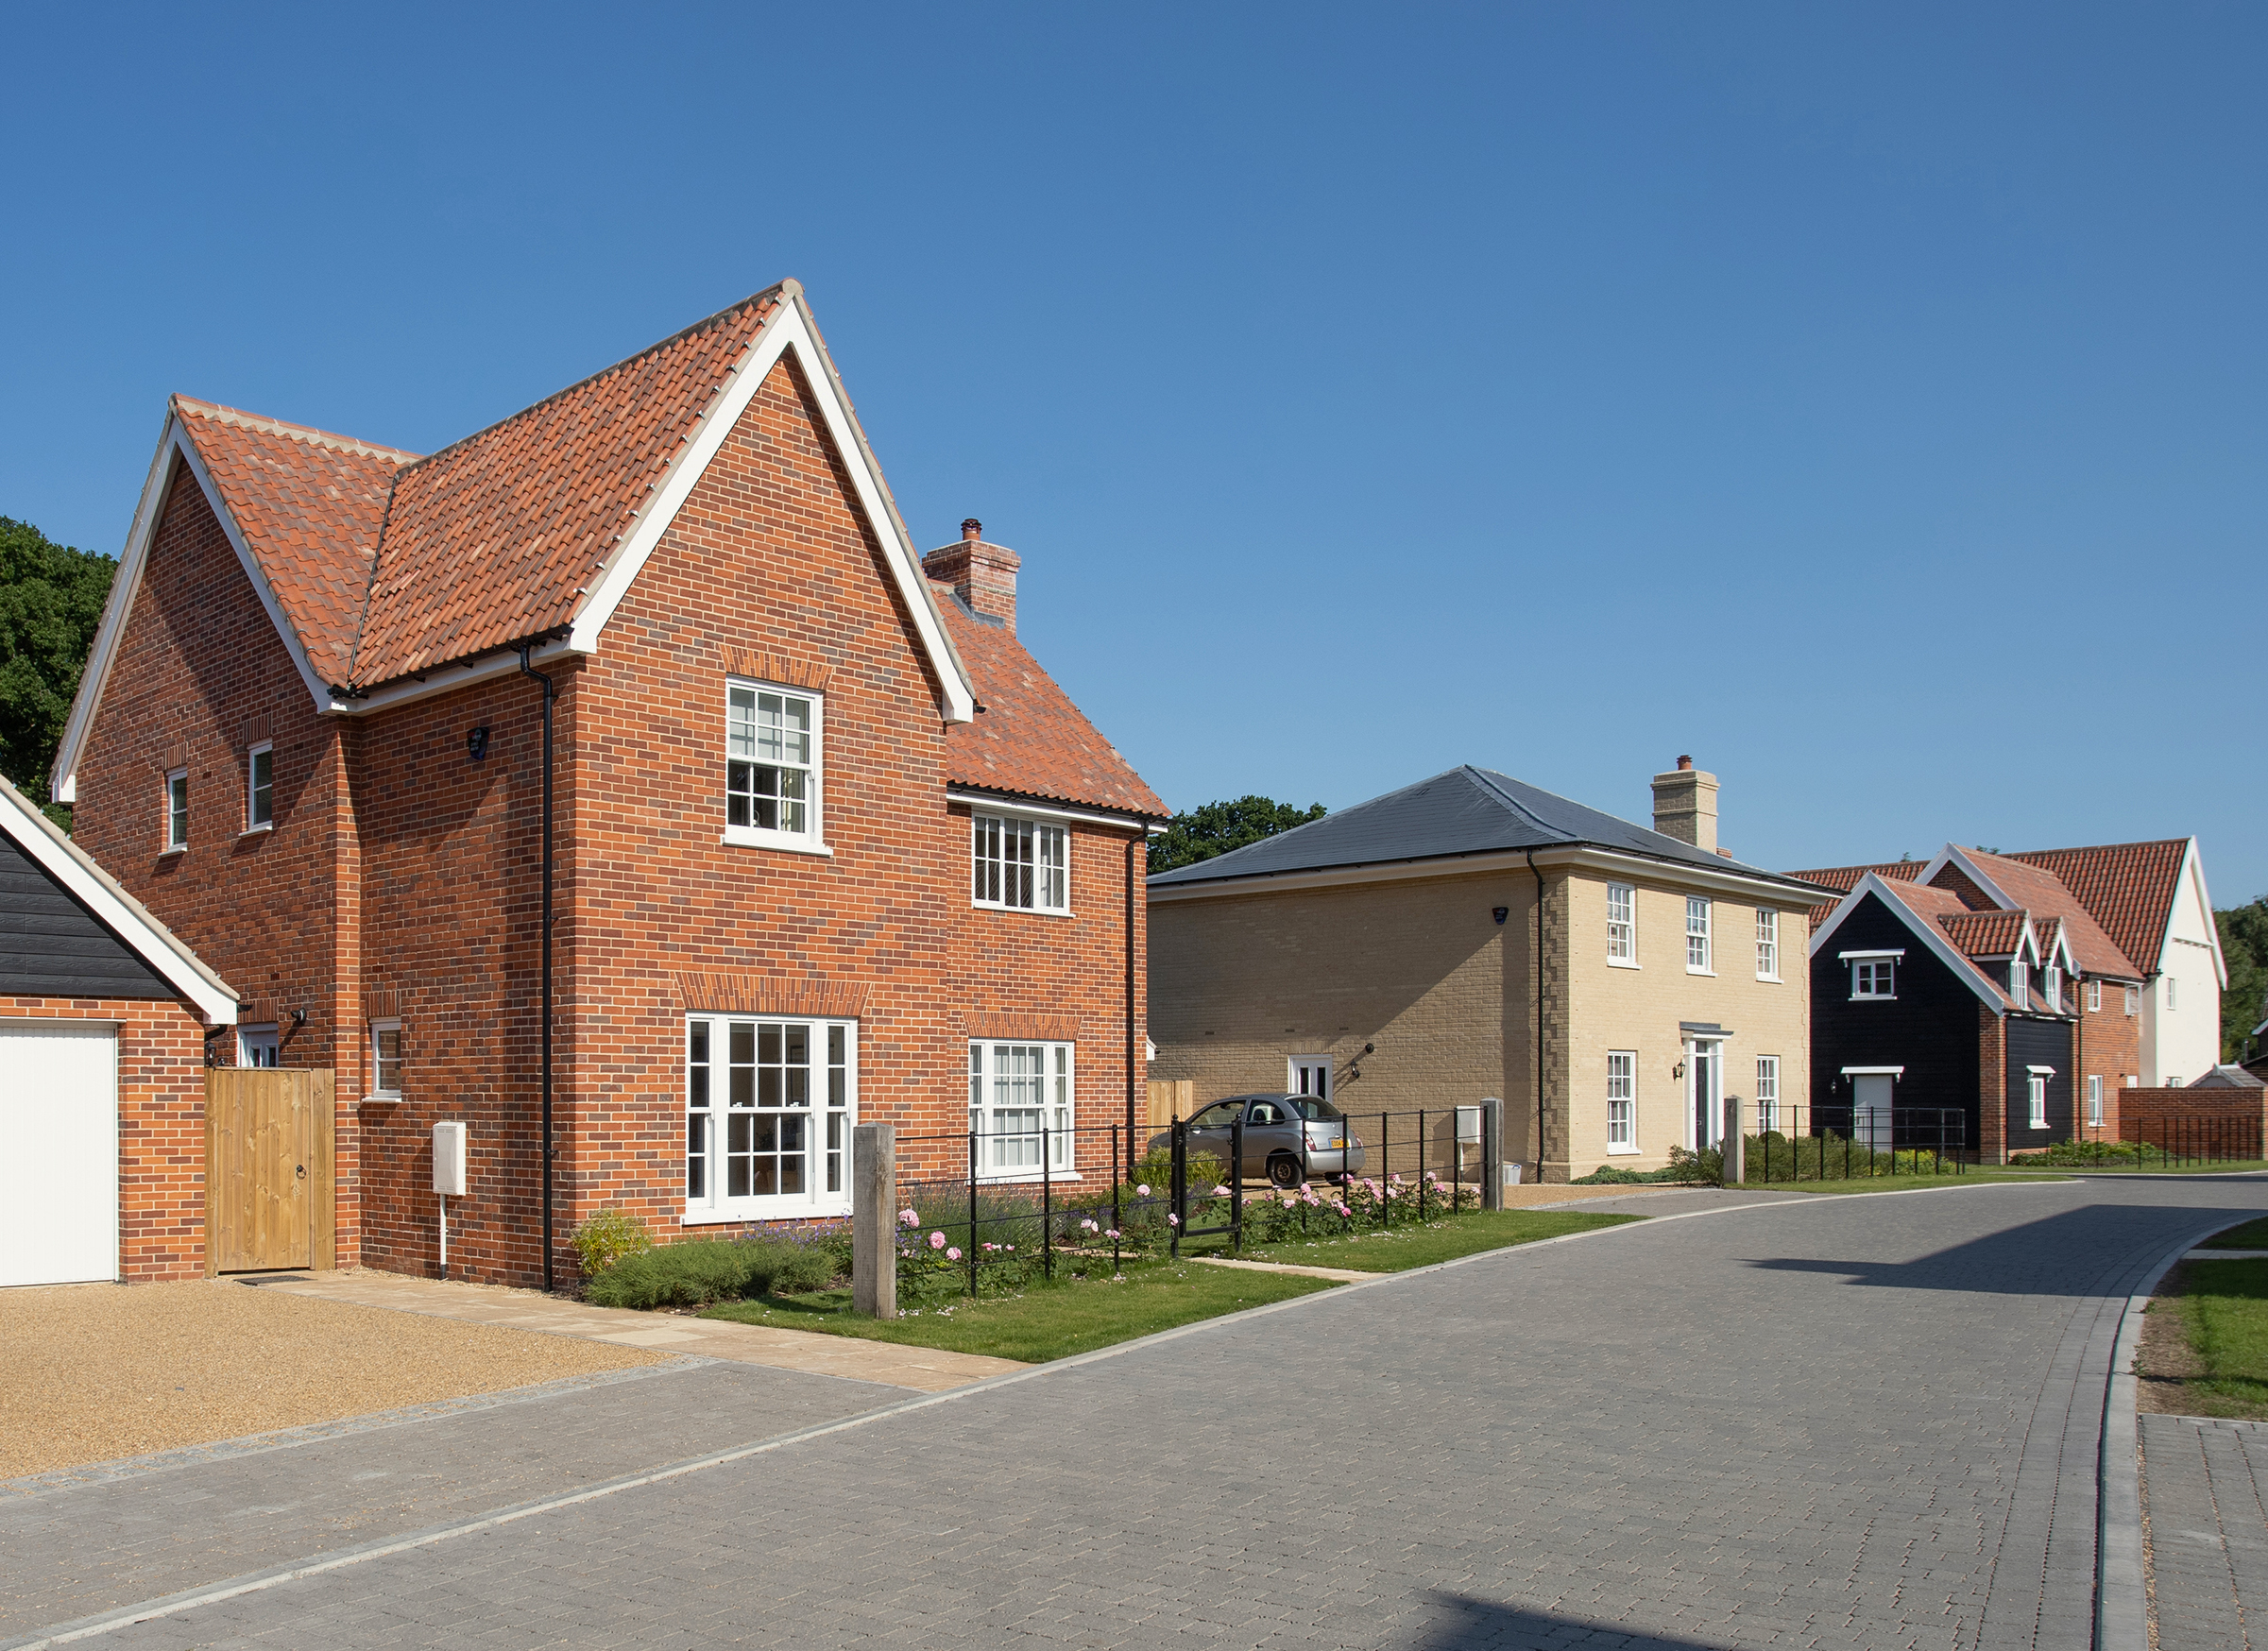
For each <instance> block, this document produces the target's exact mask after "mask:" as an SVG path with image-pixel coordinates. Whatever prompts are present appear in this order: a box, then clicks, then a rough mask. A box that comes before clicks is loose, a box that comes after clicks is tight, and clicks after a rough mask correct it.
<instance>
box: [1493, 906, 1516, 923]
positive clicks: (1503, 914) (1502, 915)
mask: <svg viewBox="0 0 2268 1651" xmlns="http://www.w3.org/2000/svg"><path fill="white" fill-rule="evenodd" d="M1511 914H1512V909H1511V908H1510V907H1509V906H1499V907H1497V908H1496V911H1495V917H1496V924H1497V927H1498V928H1502V927H1503V925H1504V920H1505V919H1506V918H1508V917H1509V916H1510V915H1511Z"/></svg>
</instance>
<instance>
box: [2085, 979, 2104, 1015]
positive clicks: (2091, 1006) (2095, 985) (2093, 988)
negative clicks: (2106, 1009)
mask: <svg viewBox="0 0 2268 1651" xmlns="http://www.w3.org/2000/svg"><path fill="white" fill-rule="evenodd" d="M2102 1011H2103V982H2102V981H2100V980H2089V982H2088V983H2087V1013H2089V1014H2100V1013H2102Z"/></svg>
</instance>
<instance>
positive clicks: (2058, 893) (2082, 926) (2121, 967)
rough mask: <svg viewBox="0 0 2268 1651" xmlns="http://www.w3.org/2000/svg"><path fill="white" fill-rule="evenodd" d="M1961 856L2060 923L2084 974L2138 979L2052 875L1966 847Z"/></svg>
mask: <svg viewBox="0 0 2268 1651" xmlns="http://www.w3.org/2000/svg"><path fill="white" fill-rule="evenodd" d="M1961 852H1962V853H1964V854H1966V855H1967V856H1968V857H1969V858H1970V860H1971V861H1972V862H1973V863H1974V864H1975V866H1976V868H1977V870H1979V871H1981V872H1983V873H1984V874H1985V875H1986V876H1987V877H1990V878H1991V879H1992V881H1993V882H1994V884H1995V885H1997V886H1998V887H1999V889H2000V891H2001V893H2003V894H2005V895H2007V896H2008V898H2009V899H2011V900H2014V901H2015V902H2016V903H2017V904H2018V905H2020V906H2027V907H2029V908H2031V910H2032V911H2035V912H2050V913H2053V914H2054V915H2055V916H2056V917H2059V918H2061V919H2062V920H2063V928H2064V936H2065V938H2066V939H2068V940H2069V941H2070V942H2071V946H2072V959H2073V960H2074V961H2076V962H2077V963H2078V965H2079V967H2080V968H2081V969H2082V970H2083V971H2085V972H2086V973H2087V974H2089V975H2109V976H2112V977H2114V978H2118V979H2136V980H2139V979H2141V971H2140V969H2138V968H2136V967H2135V966H2134V962H2133V961H2132V960H2131V959H2130V958H2128V956H2127V955H2126V953H2125V952H2123V950H2121V949H2120V947H2119V945H2118V943H2117V942H2116V941H2114V940H2112V939H2111V938H2110V936H2109V935H2107V934H2106V933H2105V932H2104V931H2103V926H2102V925H2101V924H2100V923H2098V922H2096V921H2095V917H2094V913H2093V912H2091V911H2089V910H2088V909H2087V906H2086V904H2085V903H2084V902H2083V901H2081V900H2080V898H2079V897H2078V895H2076V894H2072V891H2071V890H2070V889H2069V888H2067V887H2065V885H2064V881H2063V879H2062V878H2061V877H2057V876H2056V875H2055V873H2054V872H2052V871H2049V870H2047V869H2046V868H2045V867H2043V866H2038V865H2034V864H2032V863H2031V862H2029V861H2027V860H2017V859H2015V858H2013V857H2012V856H2009V855H2004V854H1987V853H1986V852H1985V851H1984V850H1983V849H1978V848H1965V849H1963V850H1962V851H1961ZM2047 944H2048V937H2046V936H2044V935H2043V936H2042V937H2041V940H2040V945H2041V947H2042V949H2043V950H2044V949H2045V947H2046V945H2047Z"/></svg>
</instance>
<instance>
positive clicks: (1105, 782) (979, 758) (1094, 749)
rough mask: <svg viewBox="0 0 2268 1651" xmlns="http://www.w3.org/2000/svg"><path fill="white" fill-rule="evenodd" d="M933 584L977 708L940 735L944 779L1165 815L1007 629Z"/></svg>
mask: <svg viewBox="0 0 2268 1651" xmlns="http://www.w3.org/2000/svg"><path fill="white" fill-rule="evenodd" d="M931 588H932V589H934V590H936V591H937V593H938V600H937V605H938V607H939V608H941V609H942V610H943V611H944V613H945V622H946V630H947V631H949V632H950V633H951V634H952V638H953V646H954V647H955V648H957V649H959V650H960V652H961V659H962V662H963V664H965V665H966V666H967V667H968V672H969V677H970V680H971V683H972V685H973V686H974V687H975V689H976V692H977V704H978V705H979V706H981V707H982V709H981V711H980V713H979V715H978V717H977V719H976V721H974V722H972V723H956V724H954V725H953V726H952V727H949V728H947V729H946V736H945V764H946V780H947V781H948V782H950V783H951V784H954V785H964V786H973V787H975V788H977V789H978V790H980V791H1014V792H1015V793H1017V794H1018V795H1022V796H1032V797H1045V798H1052V799H1054V800H1056V801H1059V802H1066V803H1083V804H1085V805H1086V806H1088V807H1089V808H1111V809H1117V810H1119V811H1122V812H1125V813H1129V814H1148V815H1151V816H1152V817H1154V818H1157V819H1161V820H1162V819H1164V818H1165V817H1166V812H1167V809H1166V805H1165V804H1164V803H1162V802H1160V801H1159V800H1158V795H1157V793H1156V792H1155V791H1151V789H1150V788H1149V787H1148V786H1147V785H1145V784H1143V783H1142V776H1141V775H1140V774H1136V773H1135V772H1134V766H1133V765H1132V764H1131V763H1129V762H1128V761H1127V760H1126V758H1125V757H1121V756H1119V755H1118V752H1117V747H1116V746H1114V745H1112V744H1111V742H1110V741H1109V740H1105V739H1104V738H1103V737H1102V736H1101V734H1100V733H1099V732H1098V731H1097V730H1096V727H1095V724H1094V723H1090V722H1088V721H1087V720H1086V718H1085V717H1084V716H1083V714H1081V712H1080V709H1079V707H1078V706H1075V705H1073V704H1072V703H1071V700H1070V696H1069V695H1067V694H1066V693H1065V692H1064V690H1063V689H1061V688H1060V687H1058V686H1057V684H1056V681H1055V679H1054V678H1053V677H1051V676H1049V674H1048V673H1047V672H1045V671H1043V670H1041V669H1040V666H1039V662H1038V661H1037V660H1035V659H1033V658H1032V655H1030V654H1028V653H1026V652H1025V650H1024V644H1023V643H1021V642H1019V641H1018V640H1016V637H1015V632H1014V631H1011V630H1010V629H1009V628H1008V627H1007V626H1006V625H1003V624H994V623H990V622H988V621H984V620H981V619H979V618H977V617H976V616H975V615H974V614H972V613H970V612H969V611H968V609H967V608H966V607H965V606H963V604H962V603H961V601H960V599H959V598H958V597H956V596H954V595H953V593H952V590H951V588H950V587H945V586H938V585H934V584H932V586H931Z"/></svg>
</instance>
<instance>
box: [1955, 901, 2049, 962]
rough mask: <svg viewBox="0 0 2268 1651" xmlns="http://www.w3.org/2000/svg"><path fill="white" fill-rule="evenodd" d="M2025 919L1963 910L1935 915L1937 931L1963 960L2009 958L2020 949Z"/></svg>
mask: <svg viewBox="0 0 2268 1651" xmlns="http://www.w3.org/2000/svg"><path fill="white" fill-rule="evenodd" d="M2026 916H2027V913H2025V912H2022V911H1969V910H1968V909H1967V908H1966V907H1964V908H1963V909H1962V910H1961V911H1946V912H1940V913H1938V914H1937V927H1938V928H1942V929H1944V930H1945V932H1946V934H1947V935H1948V936H1949V937H1950V938H1951V939H1952V941H1953V945H1956V946H1958V947H1960V948H1961V955H1962V956H1964V957H1970V958H2009V957H2014V956H2015V955H2016V953H2017V952H2018V950H2019V949H2020V948H2021V946H2022V945H2023V939H2024V921H2025V918H2026Z"/></svg>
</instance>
